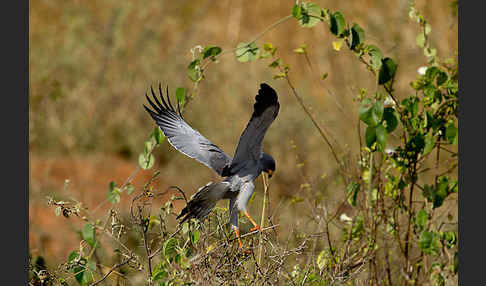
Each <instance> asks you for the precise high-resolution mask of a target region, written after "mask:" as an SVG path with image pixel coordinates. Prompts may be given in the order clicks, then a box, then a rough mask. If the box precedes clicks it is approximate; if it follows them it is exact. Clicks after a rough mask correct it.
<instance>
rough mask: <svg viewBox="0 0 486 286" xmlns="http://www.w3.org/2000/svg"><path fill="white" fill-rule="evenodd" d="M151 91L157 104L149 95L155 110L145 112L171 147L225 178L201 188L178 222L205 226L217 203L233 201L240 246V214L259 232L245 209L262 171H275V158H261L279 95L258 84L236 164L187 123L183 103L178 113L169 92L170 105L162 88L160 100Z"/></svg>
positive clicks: (232, 216) (232, 217)
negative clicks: (183, 113)
mask: <svg viewBox="0 0 486 286" xmlns="http://www.w3.org/2000/svg"><path fill="white" fill-rule="evenodd" d="M151 91H152V97H153V100H151V99H150V98H149V97H148V96H147V95H145V96H146V98H147V100H148V103H150V105H151V106H152V108H153V110H151V109H149V108H148V107H147V106H145V105H144V107H145V109H146V110H147V111H148V113H149V114H150V116H152V118H153V119H154V120H155V123H157V125H158V126H159V127H160V129H161V130H162V132H163V133H164V135H165V136H166V137H167V139H168V141H169V143H170V144H171V145H172V146H173V147H174V148H176V149H177V150H178V151H180V152H182V153H183V154H185V155H187V156H189V157H191V158H194V159H196V160H197V161H199V162H201V163H203V164H204V165H206V166H208V167H210V168H211V169H213V170H214V171H215V172H216V173H218V174H219V175H220V176H221V177H223V178H224V179H223V180H222V181H221V182H217V183H213V182H211V183H209V184H207V185H206V186H204V187H202V188H200V189H199V190H198V191H197V193H196V194H194V195H193V196H192V197H191V199H190V201H189V202H188V203H187V206H186V207H185V208H184V209H183V210H182V211H181V213H180V214H179V216H177V218H178V219H179V218H182V220H181V221H180V223H182V222H184V221H186V220H188V219H190V218H197V219H198V220H200V221H203V220H204V219H205V218H206V217H207V216H208V214H209V212H210V211H211V209H212V208H213V207H214V206H215V205H216V203H217V201H219V200H221V199H229V211H230V224H231V226H232V227H233V229H234V231H235V234H236V237H237V238H238V243H239V245H240V247H242V243H241V239H240V236H239V231H238V211H241V212H243V213H244V214H245V215H246V216H247V217H248V219H249V220H250V222H251V223H252V224H253V225H254V228H252V230H255V229H256V230H259V231H261V229H260V227H259V226H258V224H257V223H256V222H255V221H254V220H253V219H252V218H251V216H250V214H249V213H248V211H247V210H246V205H247V203H248V200H249V199H250V197H251V195H252V194H253V191H254V190H255V185H254V184H253V181H255V179H256V178H257V177H258V176H259V175H260V174H261V172H262V171H263V172H266V173H268V176H269V178H271V177H272V174H273V173H274V172H275V160H274V159H273V157H272V156H270V155H268V154H266V153H263V151H262V141H263V137H264V136H265V133H266V131H267V129H268V127H269V126H270V124H272V122H273V121H274V120H275V118H276V117H277V114H278V111H279V109H280V104H279V102H278V96H277V93H276V92H275V90H274V89H273V88H271V87H270V86H269V85H268V84H266V83H262V84H261V85H260V89H259V90H258V94H257V95H256V97H255V104H254V106H253V109H254V110H253V114H252V116H251V118H250V121H249V122H248V124H247V126H246V128H245V130H244V131H243V133H242V134H241V137H240V139H239V142H238V146H237V148H236V151H235V155H234V158H233V159H232V158H231V157H230V156H228V155H227V154H226V153H225V152H223V151H222V150H221V149H220V148H219V147H218V146H216V145H215V144H213V143H211V142H210V141H209V140H208V139H206V138H205V137H204V136H202V135H201V134H200V133H199V132H198V131H196V130H194V129H193V128H192V127H191V126H189V124H187V123H186V122H185V121H184V118H183V117H182V114H181V112H180V106H179V104H178V105H177V111H176V110H175V108H174V107H173V105H172V103H171V102H170V99H169V91H168V88H167V91H166V93H167V101H165V100H164V96H163V93H162V89H161V87H160V84H159V92H160V100H159V99H158V98H157V96H156V95H155V93H154V90H153V89H151Z"/></svg>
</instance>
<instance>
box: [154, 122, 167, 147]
mask: <svg viewBox="0 0 486 286" xmlns="http://www.w3.org/2000/svg"><path fill="white" fill-rule="evenodd" d="M152 136H153V137H154V139H155V142H156V143H157V144H160V143H162V142H163V141H164V139H165V136H164V133H162V130H160V127H159V126H155V127H154V131H153V132H152Z"/></svg>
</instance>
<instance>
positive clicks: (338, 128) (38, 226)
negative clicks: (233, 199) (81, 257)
mask: <svg viewBox="0 0 486 286" xmlns="http://www.w3.org/2000/svg"><path fill="white" fill-rule="evenodd" d="M315 2H316V3H318V4H319V5H320V6H321V7H323V8H329V9H331V10H332V11H336V10H339V11H341V12H342V13H343V14H344V17H345V19H346V20H347V21H350V23H349V24H350V25H352V22H356V23H358V24H359V25H360V26H361V27H362V28H363V29H364V30H365V33H366V42H367V43H369V44H375V45H377V46H378V47H380V48H381V49H382V51H383V53H384V55H385V56H390V57H392V58H393V59H394V60H395V62H397V63H398V71H397V76H396V77H397V79H398V81H397V82H396V84H395V89H396V94H397V96H398V97H399V98H400V95H403V96H405V95H406V94H407V93H409V92H412V89H411V88H409V82H410V81H411V80H413V79H415V77H416V76H417V69H418V68H419V67H420V66H422V65H425V62H426V58H425V56H424V55H423V52H422V50H421V49H419V48H417V46H416V43H415V38H416V36H417V33H418V31H419V27H418V24H417V23H413V22H412V21H411V20H410V19H409V16H408V12H409V1H403V0H396V1H385V0H367V1H315ZM449 2H452V1H441V0H434V1H416V7H417V8H418V10H419V11H420V12H421V13H422V14H423V15H424V17H425V18H426V20H427V21H428V22H429V23H430V24H431V26H432V33H431V34H430V37H431V43H432V46H433V47H435V48H436V49H437V53H438V55H439V56H440V57H441V58H446V57H451V56H452V57H454V56H455V55H456V53H457V46H458V42H457V40H458V31H457V15H456V14H455V11H456V9H455V8H453V7H451V5H450V3H449ZM294 3H295V1H263V0H260V1H243V0H232V1H230V0H221V1H209V0H207V1H148V0H140V1H115V0H104V1H79V0H69V1H61V0H37V1H31V2H30V29H29V40H30V57H29V73H30V77H29V91H30V94H29V103H30V106H29V153H30V189H29V230H30V235H29V245H30V252H31V253H32V254H33V255H44V256H46V257H49V258H50V259H51V260H50V261H49V263H53V264H57V263H59V262H62V261H63V260H64V259H65V258H66V256H67V255H68V254H69V252H71V251H72V250H73V249H75V248H77V247H78V244H79V234H78V233H77V232H76V231H77V230H78V229H79V228H80V227H81V226H82V224H83V222H82V221H81V220H76V219H72V218H71V219H65V218H64V217H62V216H56V215H55V212H54V208H53V207H50V206H48V205H47V199H46V197H47V196H52V197H54V198H55V199H56V200H63V199H65V200H69V199H76V200H77V201H80V202H82V203H83V205H84V206H85V207H87V208H88V209H89V210H91V211H92V212H93V214H94V215H95V216H99V218H100V219H104V218H105V217H106V211H107V210H108V209H109V207H110V203H108V202H106V194H107V191H108V185H109V182H110V181H115V182H116V183H117V185H121V184H122V183H123V182H124V181H125V180H126V178H127V177H128V176H129V175H130V174H131V173H132V172H133V171H134V170H135V168H136V167H137V164H138V163H137V161H138V159H137V158H138V154H139V153H140V152H142V151H143V142H144V141H145V140H146V139H147V138H148V135H149V134H150V132H152V130H153V128H154V126H155V125H154V122H153V121H152V119H151V118H150V116H149V115H148V114H147V113H146V112H145V110H144V109H143V107H142V104H144V103H145V98H144V96H143V95H144V93H146V92H147V91H148V90H149V88H150V86H151V85H153V86H155V85H157V84H158V82H162V83H163V84H164V85H165V84H168V85H169V90H170V92H171V94H172V95H173V96H175V89H176V88H177V87H185V88H187V89H188V91H190V90H191V89H192V82H191V81H190V79H189V78H188V77H187V74H186V70H187V65H188V64H189V62H190V61H191V60H192V56H191V52H190V50H191V48H193V47H194V46H196V45H201V46H207V45H216V46H220V47H222V48H223V50H227V49H232V48H234V47H236V45H237V44H238V43H239V42H242V41H249V40H250V39H252V38H254V36H256V35H257V34H259V33H260V32H261V31H263V30H264V29H265V28H266V27H268V26H269V25H271V24H272V23H274V22H275V21H277V20H279V19H281V18H283V17H285V16H287V15H288V14H290V13H291V9H292V6H293V4H294ZM334 40H335V38H334V36H333V35H332V34H331V33H330V32H329V28H328V26H327V24H318V25H317V26H315V27H314V28H311V29H304V28H302V27H300V26H299V25H298V23H297V21H295V20H294V19H291V20H289V21H286V22H285V23H283V24H281V25H280V26H278V27H277V28H276V29H273V30H271V31H270V32H268V33H266V34H265V35H264V36H263V37H262V38H261V39H260V40H259V41H258V42H257V44H258V45H259V46H261V45H262V44H263V43H273V45H274V46H276V47H277V48H278V51H277V53H278V55H279V56H280V57H281V59H282V61H283V63H284V64H288V65H289V66H290V74H289V75H290V77H291V79H292V81H293V83H294V85H295V87H296V89H297V91H298V92H299V93H300V95H301V96H302V97H303V99H304V101H305V103H306V105H308V106H309V107H311V108H312V112H313V113H314V116H315V117H316V119H317V120H318V121H319V123H320V124H321V126H323V127H324V128H325V130H326V132H327V133H328V134H329V136H330V137H331V138H333V139H332V140H333V143H334V144H335V145H336V146H339V147H340V148H341V149H342V150H347V151H349V152H351V157H350V158H351V159H352V160H354V161H356V156H357V154H358V152H359V147H358V146H359V139H358V130H357V122H358V116H357V107H358V104H357V103H356V102H355V101H353V99H354V98H356V96H358V95H359V92H360V89H361V88H366V89H367V90H368V91H370V92H374V91H375V90H376V84H375V79H374V78H373V76H372V75H371V74H370V73H369V72H368V71H367V70H366V68H365V66H364V65H362V64H360V63H359V61H358V59H357V58H356V57H355V56H354V55H353V54H352V53H351V52H349V51H347V50H346V49H345V48H343V49H342V50H341V51H339V52H338V51H335V50H334V49H333V47H332V44H331V43H332V41H334ZM302 44H306V45H307V51H308V53H309V59H310V61H311V63H312V69H313V71H311V70H310V69H309V66H308V64H307V63H306V61H305V58H304V57H303V56H302V55H299V54H296V53H294V52H293V50H294V49H295V48H298V47H299V46H300V45H302ZM269 63H270V62H269V61H268V60H258V61H255V62H251V63H240V62H238V61H237V60H236V58H235V56H234V55H233V54H226V55H224V56H222V57H221V58H220V61H219V62H218V63H213V64H212V65H210V66H209V68H208V70H207V71H206V73H205V75H206V78H205V79H204V80H203V81H202V82H201V84H200V85H199V92H198V94H197V97H195V98H194V100H193V101H191V102H190V103H189V105H188V106H187V108H186V109H185V114H184V117H185V119H186V121H187V122H188V123H189V124H191V125H192V126H193V127H194V128H195V129H197V130H199V131H200V132H201V133H202V134H203V135H205V136H206V137H207V138H208V139H209V140H211V141H212V142H213V143H215V144H217V145H219V146H220V147H221V148H222V149H223V150H225V151H226V152H227V153H228V154H230V155H232V154H233V152H234V150H235V148H236V144H237V142H238V139H239V136H240V134H241V132H242V131H243V129H244V127H245V126H246V123H247V122H248V119H249V118H250V115H251V112H252V109H253V102H254V96H255V95H256V92H257V90H258V86H259V84H260V83H261V82H267V83H268V84H270V85H271V86H272V87H274V88H275V89H276V90H277V92H278V94H279V100H280V103H281V109H280V113H279V115H278V117H277V119H276V121H275V122H274V123H273V125H272V126H271V127H270V129H269V130H268V132H267V135H266V137H265V140H264V151H265V152H266V153H269V154H272V156H273V157H274V158H275V159H276V162H277V172H276V174H275V175H274V177H273V178H272V179H271V182H270V204H271V207H270V211H271V212H272V214H273V215H274V218H275V220H276V221H274V223H281V224H283V227H282V228H281V229H282V231H285V224H288V225H294V226H295V225H298V224H302V223H304V222H305V219H304V218H305V216H306V215H308V214H306V212H305V208H304V207H303V205H299V204H298V202H297V203H296V200H295V198H296V197H298V194H299V192H305V187H303V184H305V183H307V182H312V183H313V184H314V185H317V186H318V188H319V189H320V190H321V191H322V193H323V198H325V199H327V200H329V204H330V205H332V203H333V202H334V201H336V202H337V201H338V200H339V199H341V198H342V193H343V186H342V185H341V184H339V182H335V180H334V178H335V176H334V174H335V172H336V167H337V166H336V162H335V161H334V159H333V157H332V154H331V152H330V151H329V149H328V148H327V146H326V145H325V144H324V142H323V141H322V138H321V137H320V135H319V133H318V132H317V130H316V129H315V128H314V127H313V125H312V122H311V121H310V120H309V119H308V118H307V117H306V116H305V114H304V112H303V110H302V109H301V108H300V106H299V105H298V104H297V101H296V99H295V98H294V97H293V95H292V94H291V90H290V89H289V87H288V85H287V84H286V82H284V81H283V80H274V79H273V75H274V74H275V73H276V71H275V70H274V69H270V68H268V64H269ZM323 73H328V77H327V78H326V79H325V80H321V79H320V77H321V75H322V74H323ZM390 144H393V140H392V139H391V140H390ZM154 154H155V158H156V163H155V166H154V168H153V169H152V170H147V171H140V172H138V173H137V174H136V176H135V178H134V182H133V184H134V186H135V187H136V188H137V191H139V190H140V188H141V187H142V186H143V184H144V182H145V181H146V180H147V179H148V178H150V176H151V175H152V173H153V171H154V170H160V176H159V178H158V180H157V181H156V182H155V183H154V186H156V187H157V188H159V189H160V190H163V189H165V188H166V187H167V186H170V185H177V186H179V187H180V188H181V189H183V190H184V191H185V192H186V194H187V195H192V194H193V193H194V192H195V191H196V190H197V189H198V188H199V187H200V186H202V185H204V184H206V183H207V182H208V181H215V180H218V178H217V176H216V175H215V174H214V173H213V172H212V171H211V170H210V169H208V168H206V167H205V166H203V165H201V164H199V163H198V162H196V161H194V160H192V159H190V158H188V157H185V156H184V155H182V154H181V153H179V152H178V151H176V150H175V149H173V148H172V147H171V146H169V145H168V144H167V142H165V143H163V144H162V146H160V147H159V148H157V149H156V150H155V152H154ZM256 186H257V194H256V197H255V200H254V202H253V203H252V204H251V205H250V213H253V214H255V217H259V215H258V213H259V210H260V209H261V203H259V202H260V201H261V199H262V190H263V188H262V183H261V179H258V180H257V181H256ZM129 200H130V199H129V198H128V197H127V196H125V197H124V196H122V201H121V204H120V205H118V206H117V208H118V210H119V211H120V212H124V211H127V208H126V206H127V205H128V201H129ZM292 201H293V202H294V203H292ZM160 203H162V202H160ZM336 204H337V203H336ZM220 206H226V203H223V202H221V203H220ZM180 207H182V206H177V208H179V209H180ZM174 223H175V222H174Z"/></svg>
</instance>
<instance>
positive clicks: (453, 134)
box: [445, 122, 457, 145]
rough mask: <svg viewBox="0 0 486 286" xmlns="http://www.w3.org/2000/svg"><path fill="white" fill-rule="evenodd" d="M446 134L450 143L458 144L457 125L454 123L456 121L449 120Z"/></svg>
mask: <svg viewBox="0 0 486 286" xmlns="http://www.w3.org/2000/svg"><path fill="white" fill-rule="evenodd" d="M445 136H446V138H447V140H448V141H449V143H451V144H454V145H455V144H457V127H456V126H455V125H454V123H452V122H449V123H448V124H447V125H446V130H445Z"/></svg>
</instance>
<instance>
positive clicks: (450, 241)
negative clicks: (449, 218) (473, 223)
mask: <svg viewBox="0 0 486 286" xmlns="http://www.w3.org/2000/svg"><path fill="white" fill-rule="evenodd" d="M442 240H443V241H444V244H445V246H446V247H447V248H452V247H454V246H455V245H456V243H457V234H456V233H455V232H454V231H446V232H444V233H443V234H442Z"/></svg>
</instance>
